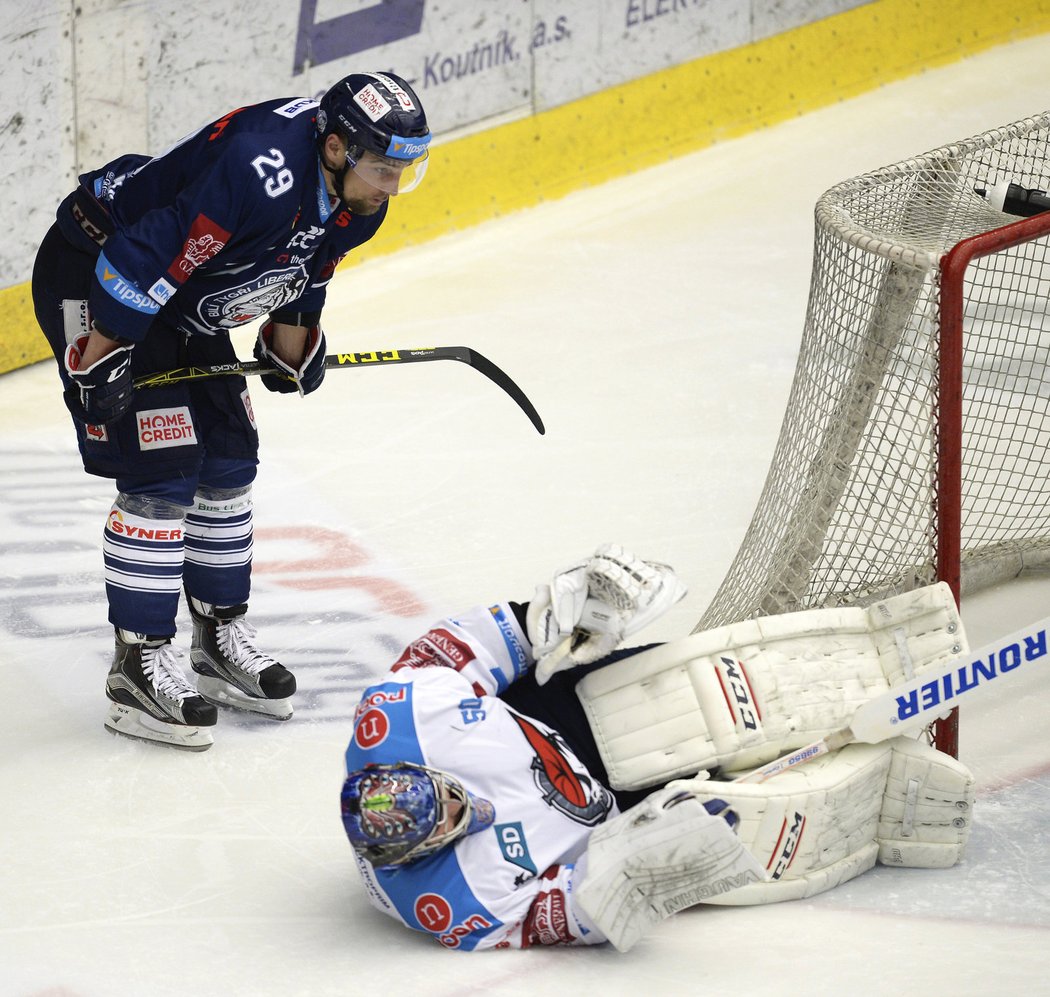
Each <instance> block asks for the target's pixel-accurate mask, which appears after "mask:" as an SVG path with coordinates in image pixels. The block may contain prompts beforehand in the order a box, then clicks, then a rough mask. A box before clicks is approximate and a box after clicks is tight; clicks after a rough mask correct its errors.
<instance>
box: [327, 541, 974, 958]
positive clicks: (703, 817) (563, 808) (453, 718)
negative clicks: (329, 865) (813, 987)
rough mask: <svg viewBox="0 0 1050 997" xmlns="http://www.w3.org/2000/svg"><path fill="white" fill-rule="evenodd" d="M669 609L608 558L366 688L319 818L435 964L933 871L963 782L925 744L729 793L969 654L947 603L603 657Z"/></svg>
mask: <svg viewBox="0 0 1050 997" xmlns="http://www.w3.org/2000/svg"><path fill="white" fill-rule="evenodd" d="M684 594H685V592H684V589H683V588H682V586H681V585H680V584H679V582H678V580H677V579H676V578H675V575H674V572H673V571H672V570H671V569H670V568H669V567H667V566H666V565H662V564H657V563H654V562H647V561H642V560H640V559H639V558H637V557H635V556H633V555H632V554H630V553H628V552H627V551H625V550H624V549H623V548H621V547H618V546H614V545H605V546H603V547H600V548H599V549H598V551H597V552H596V553H595V554H594V555H593V556H592V557H590V558H588V559H586V560H585V561H583V562H582V563H580V564H577V565H574V566H573V567H571V568H568V569H566V570H564V571H560V572H557V573H556V574H555V575H554V577H553V578H552V580H551V581H550V583H549V584H546V585H542V586H540V587H539V588H538V589H537V590H536V594H535V596H534V598H533V600H532V601H531V602H530V603H525V604H518V603H513V602H501V603H497V604H495V605H492V606H488V607H478V608H476V609H473V610H470V611H468V612H466V613H462V614H460V615H458V616H456V617H453V618H449V619H445V620H442V621H440V622H439V623H437V624H435V625H434V626H433V627H432V628H431V629H430V630H429V631H428V632H427V633H426V634H424V635H423V636H421V637H419V638H418V639H417V640H415V641H413V642H412V643H411V644H410V645H409V646H408V648H406V650H405V651H404V652H403V654H402V655H401V657H400V658H399V659H398V661H397V662H396V663H395V664H394V666H393V668H392V670H391V671H390V673H389V674H388V675H387V676H385V678H384V680H383V681H381V682H379V683H378V684H376V685H373V686H371V687H370V688H368V689H367V690H365V692H364V694H363V696H362V699H361V702H360V704H359V706H358V708H357V713H356V717H355V721H354V729H353V735H352V737H351V740H350V743H349V746H348V747H347V750H346V771H347V777H346V780H345V782H344V784H343V791H342V816H343V824H344V827H345V829H346V833H347V835H348V837H349V838H350V842H351V844H352V845H353V847H354V850H355V855H356V858H357V864H358V867H359V869H360V871H361V875H362V876H363V877H364V880H365V883H366V886H367V892H368V897H369V900H370V901H371V903H372V904H373V905H374V906H375V907H377V908H378V909H379V910H381V911H383V912H384V913H386V914H388V915H390V916H391V917H394V918H397V919H399V920H401V921H402V922H403V923H404V924H406V925H407V926H408V927H410V928H413V929H415V930H417V931H422V932H428V933H430V934H432V935H434V936H435V937H436V938H437V939H438V941H440V942H441V943H442V944H443V945H445V946H447V947H449V948H460V949H484V948H494V947H504V948H507V947H514V948H519V947H520V948H525V947H528V946H531V945H557V944H596V943H601V942H605V941H609V942H611V943H612V944H613V945H614V946H615V947H616V948H618V949H620V950H621V951H626V950H627V949H629V948H630V947H631V946H632V945H634V944H635V943H636V942H637V941H638V939H639V938H641V937H642V936H643V935H644V934H645V932H646V931H647V930H649V928H651V927H652V926H653V925H655V924H656V923H658V922H659V921H661V920H663V919H664V918H666V917H668V916H669V915H671V914H673V913H675V912H676V911H678V910H681V909H682V908H684V907H689V906H692V905H694V904H698V903H721V904H758V903H770V902H774V901H779V900H789V899H797V898H802V897H808V896H812V895H813V894H816V893H820V892H821V891H823V890H827V889H829V888H831V887H833V886H836V885H838V884H839V883H842V882H845V881H846V880H849V879H851V878H852V877H854V876H857V875H859V874H860V873H862V872H864V871H865V870H867V869H870V868H871V867H872V866H873V865H874V864H875V862H876V861H881V862H883V863H885V864H890V865H900V866H920V867H944V866H950V865H952V864H954V863H955V862H956V861H957V860H958V859H959V857H960V856H961V854H962V851H963V848H964V847H965V844H966V840H967V837H968V835H969V831H970V813H971V807H972V802H973V779H972V777H971V775H970V773H969V772H968V771H967V770H966V768H965V767H964V766H963V765H961V764H960V763H959V762H957V761H956V760H955V759H953V758H950V757H949V756H947V755H944V754H942V753H940V752H938V751H936V750H934V749H933V748H932V747H930V746H928V745H927V744H925V743H924V742H921V741H916V740H911V739H908V738H897V739H895V740H892V741H888V742H886V743H883V744H877V745H868V744H854V745H850V746H848V747H845V748H843V749H841V750H840V751H837V752H833V753H832V754H830V755H825V756H823V757H821V758H818V759H814V760H812V761H810V762H808V763H806V764H805V765H801V766H799V767H797V768H793V769H789V770H788V771H785V772H783V773H781V774H780V775H777V776H775V777H774V778H772V779H769V780H768V781H766V782H764V783H743V782H736V781H734V777H735V776H736V775H738V774H740V773H742V772H743V771H746V770H747V769H749V768H750V767H754V766H757V765H760V764H762V763H764V762H767V761H770V760H772V759H773V758H776V757H777V756H779V755H780V754H782V753H783V752H785V751H789V750H791V749H794V748H798V747H801V746H803V745H805V744H807V743H809V742H811V741H813V740H815V739H816V738H818V737H820V736H822V735H824V734H827V733H830V732H831V731H833V730H837V729H839V728H841V727H843V726H845V725H846V724H847V723H848V721H849V719H850V717H851V715H852V713H853V711H854V710H855V709H856V707H857V706H858V705H860V703H862V702H864V701H865V700H867V699H869V698H871V697H872V696H875V695H878V694H879V693H881V692H885V691H886V690H887V689H889V688H891V687H893V686H894V685H897V684H900V683H902V682H905V681H906V680H907V679H909V678H911V677H912V676H913V675H915V674H920V673H922V672H923V671H924V670H926V669H929V668H932V667H934V666H936V665H938V664H939V663H942V662H944V661H946V660H949V659H951V658H954V657H956V656H958V655H959V654H961V653H964V652H965V650H966V644H965V637H964V635H963V630H962V626H961V623H960V620H959V618H958V615H957V613H956V610H955V604H954V601H953V599H952V596H951V593H950V592H949V590H948V588H947V586H944V585H936V586H930V587H928V588H924V589H920V590H917V591H915V592H911V593H908V594H906V595H901V596H895V597H893V598H891V599H888V600H886V601H884V602H881V603H877V604H876V605H874V606H872V607H870V608H868V609H852V608H851V609H835V610H815V611H807V612H802V613H793V614H790V615H786V616H779V617H769V618H766V619H762V620H754V621H750V622H747V623H741V624H739V625H734V626H729V627H724V628H720V629H718V630H713V631H707V632H706V633H702V634H696V635H693V636H691V637H686V638H684V639H682V640H677V641H673V642H670V643H667V644H662V645H650V646H649V647H638V648H632V649H629V650H619V651H616V650H614V649H615V648H616V647H617V646H618V645H619V644H620V642H621V641H622V640H623V639H624V638H625V637H627V636H630V635H631V634H633V633H635V632H637V631H638V630H639V629H641V628H642V627H644V626H645V625H646V624H648V623H650V622H651V621H652V620H654V619H656V618H657V617H658V616H659V615H660V614H662V613H663V612H665V611H666V610H667V609H668V608H670V607H671V606H672V605H673V604H674V603H675V602H676V601H677V600H678V599H680V598H681V597H682V596H683V595H684Z"/></svg>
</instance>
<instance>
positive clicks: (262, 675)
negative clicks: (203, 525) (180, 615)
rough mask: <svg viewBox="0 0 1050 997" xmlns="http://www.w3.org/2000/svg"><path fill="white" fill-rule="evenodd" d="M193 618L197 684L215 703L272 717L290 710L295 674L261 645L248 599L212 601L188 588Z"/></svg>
mask: <svg viewBox="0 0 1050 997" xmlns="http://www.w3.org/2000/svg"><path fill="white" fill-rule="evenodd" d="M187 601H188V602H189V605H190V615H191V617H192V618H193V645H192V648H191V649H190V664H191V665H192V666H193V670H194V671H195V672H196V673H197V690H198V692H199V693H200V694H201V695H202V696H203V697H204V698H205V699H206V700H208V702H210V703H214V704H215V705H216V706H229V707H233V708H234V709H238V710H247V711H248V712H250V713H259V714H262V715H263V716H267V717H272V718H274V719H275V720H287V719H288V718H289V717H290V716H291V715H292V695H293V694H294V693H295V676H294V675H293V674H292V673H291V672H290V671H288V669H287V668H285V667H284V665H282V664H280V663H279V662H277V661H275V660H274V659H273V658H271V657H270V656H269V655H268V654H264V653H263V652H262V651H260V650H259V649H258V648H257V647H256V646H255V643H254V638H255V628H254V627H253V626H251V624H249V623H247V622H246V621H245V619H244V614H245V613H246V612H247V609H248V607H247V605H244V604H242V605H240V606H213V605H211V604H210V603H206V602H201V600H200V599H195V598H193V597H192V596H190V595H189V594H187Z"/></svg>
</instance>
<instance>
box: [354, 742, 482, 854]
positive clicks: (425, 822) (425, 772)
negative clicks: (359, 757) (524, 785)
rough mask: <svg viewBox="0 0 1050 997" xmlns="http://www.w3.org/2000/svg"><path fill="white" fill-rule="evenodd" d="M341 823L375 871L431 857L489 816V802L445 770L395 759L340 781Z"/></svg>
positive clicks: (477, 828)
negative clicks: (393, 763)
mask: <svg viewBox="0 0 1050 997" xmlns="http://www.w3.org/2000/svg"><path fill="white" fill-rule="evenodd" d="M342 811H343V827H344V828H345V829H346V835H347V837H348V838H349V839H350V844H351V845H353V847H354V851H356V852H357V854H358V855H360V856H361V857H362V858H363V859H365V861H366V862H369V863H370V864H371V865H373V866H375V867H376V868H377V869H384V868H390V867H392V866H398V865H404V864H405V863H407V862H414V861H416V860H417V859H420V858H423V857H425V856H427V855H431V854H433V853H434V852H436V851H437V850H438V849H440V848H444V847H445V846H446V845H450V844H452V843H453V842H454V841H456V840H457V839H458V838H461V837H463V836H464V835H467V834H474V833H475V832H476V831H481V830H484V829H485V828H486V827H488V826H489V825H491V824H492V822H493V821H494V820H495V817H496V813H495V809H494V808H493V806H492V804H491V803H490V802H489V801H488V800H485V799H482V798H481V797H479V796H474V794H473V793H470V792H468V791H467V790H466V789H465V788H464V786H463V784H462V783H461V782H460V781H459V780H458V779H455V778H453V777H452V776H450V775H449V774H448V773H447V772H440V771H438V770H437V769H431V768H427V767H426V766H424V765H413V764H410V763H407V762H399V763H398V764H396V765H369V766H366V767H365V768H364V769H362V770H361V771H359V772H352V773H351V774H350V775H349V776H347V778H346V781H345V782H344V783H343V793H342Z"/></svg>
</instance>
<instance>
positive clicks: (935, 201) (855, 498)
mask: <svg viewBox="0 0 1050 997" xmlns="http://www.w3.org/2000/svg"><path fill="white" fill-rule="evenodd" d="M1048 142H1050V112H1048V113H1047V114H1043V115H1039V116H1037V117H1032V118H1027V119H1025V120H1023V121H1019V122H1016V123H1014V124H1012V125H1007V126H1005V127H1002V128H997V129H994V130H992V131H988V132H985V133H984V134H982V135H978V136H976V137H974V138H971V139H967V140H964V141H960V142H956V143H954V144H952V145H948V146H945V147H943V148H940V149H935V150H933V151H932V152H929V153H927V154H925V155H922V156H917V157H915V158H914V159H909V160H906V161H905V162H902V163H898V164H895V165H893V166H889V167H885V168H883V169H880V170H876V171H874V172H872V173H868V174H865V175H863V176H860V177H857V178H854V179H852V180H848V181H846V182H844V183H841V184H839V185H837V186H836V187H834V188H832V189H831V190H829V191H828V192H827V193H825V194H824V195H823V196H822V197H821V198H820V199H819V200H818V202H817V206H816V212H815V214H816V235H815V240H814V253H813V271H812V279H811V285H810V293H809V302H808V306H807V313H806V323H805V329H804V332H803V336H802V343H801V347H800V350H799V358H798V363H797V367H796V371H795V377H794V382H793V384H792V388H791V392H790V397H789V401H788V404H787V413H786V415H785V418H784V422H783V424H782V427H781V431H780V437H779V440H778V442H777V445H776V448H775V451H774V454H773V458H772V463H771V466H770V470H769V473H768V476H767V479H766V483H765V486H764V488H763V491H762V494H761V497H760V499H759V502H758V506H757V508H756V511H755V513H754V517H753V519H752V522H751V525H750V527H749V528H748V530H747V533H746V535H745V537H744V540H743V543H742V545H741V547H740V549H739V551H738V553H737V555H736V557H735V559H734V561H733V563H732V565H731V567H730V569H729V572H728V574H727V575H726V577H725V579H724V580H723V582H722V584H721V586H720V587H719V589H718V591H717V592H716V594H715V597H714V599H713V601H712V603H711V605H710V607H709V608H708V610H707V612H706V613H705V614H704V616H703V618H702V619H701V621H700V623H699V624H698V626H697V628H696V629H697V630H705V629H709V628H711V627H715V626H721V625H723V624H726V623H730V622H733V621H736V620H743V619H748V618H751V617H754V616H764V615H768V614H773V613H786V612H793V611H796V610H800V609H811V608H817V607H827V606H841V605H864V604H866V603H868V602H872V601H874V600H876V599H879V598H883V597H885V596H886V595H889V594H893V593H898V592H903V591H907V590H909V589H911V588H914V587H917V586H920V585H926V584H930V583H932V582H934V581H937V580H944V581H947V582H948V583H949V584H950V585H951V586H952V588H953V591H954V592H955V595H956V598H957V599H959V598H961V596H962V595H964V594H966V593H967V592H971V591H975V590H977V589H979V588H982V587H985V586H987V585H989V584H992V583H995V582H997V581H1000V580H1003V579H1006V578H1009V577H1013V576H1015V575H1017V574H1019V573H1020V572H1021V571H1022V570H1024V569H1025V568H1027V567H1031V566H1034V565H1039V564H1045V563H1047V562H1050V321H1048V319H1047V310H1048V302H1050V259H1048V240H1047V238H1046V236H1047V233H1050V212H1046V213H1043V214H1038V215H1035V216H1032V217H1028V218H1025V219H1023V220H1020V221H1019V220H1018V219H1017V218H1016V217H1013V216H1010V215H1006V214H1003V213H1002V212H1000V211H998V210H995V209H994V208H993V207H992V206H991V205H990V204H989V202H988V201H986V200H985V199H984V198H983V197H981V196H979V194H978V193H976V190H977V189H989V188H991V187H992V186H993V185H994V184H996V183H997V182H1002V181H1007V180H1008V181H1012V182H1014V183H1016V184H1019V185H1021V186H1023V187H1026V188H1039V189H1042V190H1045V189H1046V187H1047V184H1048V181H1050V147H1048ZM937 740H938V744H939V745H940V746H941V747H942V748H943V749H944V750H948V751H951V752H952V753H955V751H956V742H955V734H954V726H953V725H952V724H948V725H945V726H944V728H943V729H942V730H941V731H939V732H938V735H937Z"/></svg>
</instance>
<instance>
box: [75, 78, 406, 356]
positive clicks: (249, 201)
mask: <svg viewBox="0 0 1050 997" xmlns="http://www.w3.org/2000/svg"><path fill="white" fill-rule="evenodd" d="M316 108H317V102H316V101H314V100H311V99H308V98H282V99H279V100H271V101H267V102H265V103H262V104H255V105H252V106H250V107H244V108H240V109H238V110H235V111H231V112H230V113H229V114H227V115H226V116H225V117H223V118H220V119H219V120H218V121H215V122H213V123H211V124H209V125H206V126H205V127H203V128H201V129H200V130H199V131H196V132H194V133H193V134H191V135H189V136H187V137H186V138H184V139H182V140H181V141H180V142H178V143H177V144H176V145H174V146H173V147H172V148H170V149H169V150H168V151H167V152H164V153H162V154H161V155H159V156H157V157H155V158H153V159H150V158H148V157H145V156H137V155H128V156H122V157H120V158H118V159H116V160H114V161H113V162H111V163H109V164H107V165H106V166H104V167H102V168H101V169H99V170H95V171H93V172H90V173H85V174H83V175H82V176H81V177H80V183H81V186H82V187H83V188H84V189H85V190H87V191H88V192H90V193H91V194H92V195H93V196H94V197H95V198H96V199H97V200H98V201H99V203H100V204H101V205H102V206H103V207H104V208H105V209H106V210H107V211H108V212H109V215H110V218H111V220H112V223H113V227H114V229H115V231H114V233H113V234H112V235H110V236H109V238H108V239H106V241H105V244H104V245H103V246H102V251H101V253H100V255H99V257H98V265H97V267H96V269H95V278H96V280H95V283H94V285H93V287H92V290H91V294H90V299H89V307H90V309H91V313H92V315H93V316H94V318H95V319H96V320H97V321H98V323H99V325H101V326H102V327H103V328H105V329H107V330H109V331H110V332H111V333H115V334H116V335H118V336H120V337H122V338H124V339H127V340H131V341H133V342H138V341H140V340H141V339H142V338H143V337H144V336H145V335H146V331H147V329H148V328H149V326H150V325H151V323H152V322H153V321H154V320H155V319H156V318H157V317H158V315H159V316H160V317H161V318H162V319H163V320H164V322H165V324H167V325H169V326H173V327H175V328H177V329H179V330H181V331H183V332H185V333H190V334H194V333H203V334H212V333H214V332H216V331H217V330H221V329H231V328H234V327H236V326H239V325H243V324H245V323H247V322H251V321H253V320H255V319H257V318H260V317H261V316H263V315H267V314H269V315H270V316H272V317H273V318H275V319H276V320H277V321H282V322H288V323H289V324H294V325H303V324H305V325H312V324H315V323H316V321H317V316H318V315H319V313H320V311H321V308H322V306H323V304H324V300H325V292H326V287H327V284H328V282H329V280H330V279H331V277H332V274H333V272H334V270H335V267H336V264H337V263H338V262H339V261H340V260H341V259H342V258H343V256H345V255H346V253H347V252H348V251H349V250H351V249H353V248H354V247H355V246H359V245H361V244H362V243H364V242H367V241H368V240H369V239H370V238H372V236H373V235H375V233H376V231H377V230H378V228H379V226H380V225H381V224H382V222H383V219H384V218H385V217H386V210H387V205H385V204H384V205H383V206H382V208H381V209H380V210H379V211H378V212H376V214H374V215H368V216H357V215H353V214H352V213H351V212H350V211H349V210H348V209H346V208H345V207H344V206H342V205H340V206H339V207H338V208H337V209H336V210H333V209H332V206H331V202H330V200H329V197H328V193H327V191H326V190H325V185H324V178H323V174H322V173H321V166H320V160H319V157H318V152H317V147H316V143H315V139H314V135H315V129H314V113H315V110H316Z"/></svg>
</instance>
